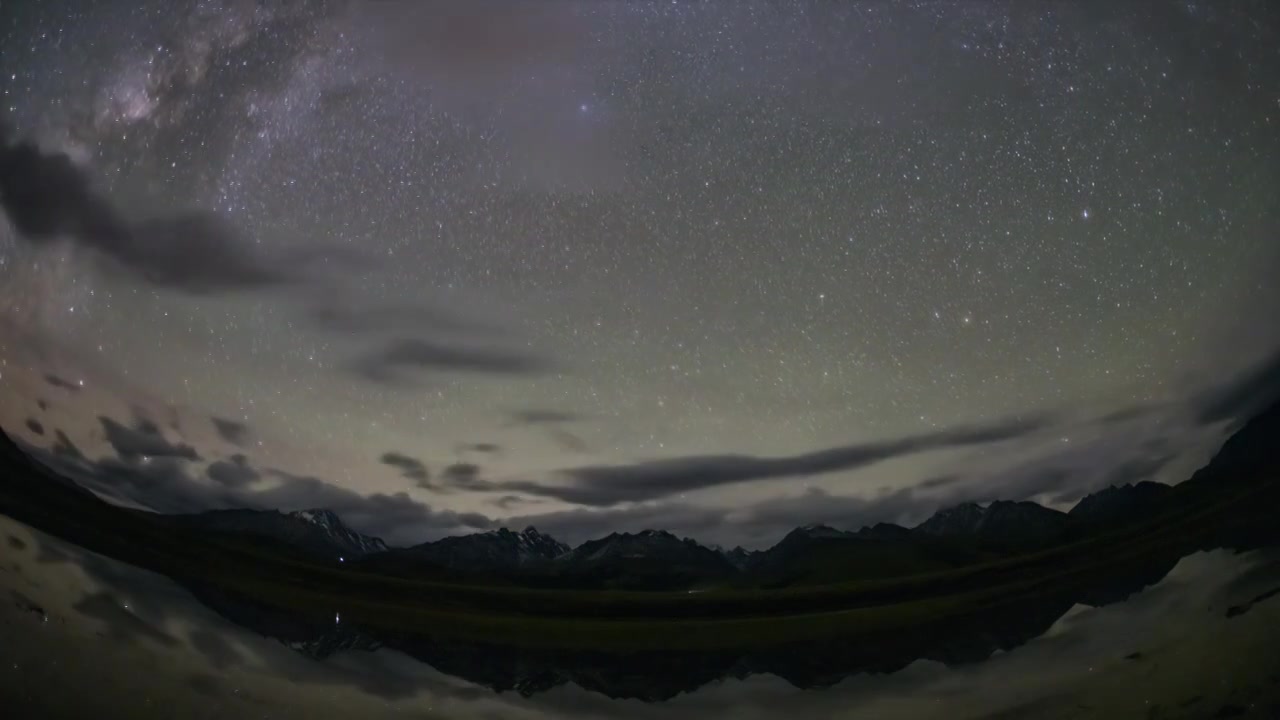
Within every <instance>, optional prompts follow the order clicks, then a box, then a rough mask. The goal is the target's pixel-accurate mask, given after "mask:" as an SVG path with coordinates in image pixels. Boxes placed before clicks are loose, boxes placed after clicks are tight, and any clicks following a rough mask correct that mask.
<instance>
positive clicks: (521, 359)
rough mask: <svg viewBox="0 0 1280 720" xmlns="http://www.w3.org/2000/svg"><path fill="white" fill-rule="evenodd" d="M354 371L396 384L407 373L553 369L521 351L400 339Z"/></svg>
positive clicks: (361, 360)
mask: <svg viewBox="0 0 1280 720" xmlns="http://www.w3.org/2000/svg"><path fill="white" fill-rule="evenodd" d="M351 367H352V370H354V371H355V372H356V373H357V374H358V375H360V376H362V377H364V378H366V379H368V380H372V381H374V382H378V383H394V382H395V381H397V380H398V379H400V378H401V374H402V373H403V372H404V371H405V370H441V371H446V372H469V373H480V374H488V375H530V374H536V373H541V372H545V371H547V370H550V369H551V367H552V366H551V364H550V363H549V362H548V361H547V360H545V359H544V358H541V357H539V356H536V355H534V354H532V353H527V352H522V351H519V350H510V349H501V348H482V347H466V348H464V347H454V346H450V345H445V344H442V343H439V342H436V341H433V340H427V339H422V338H401V339H399V340H394V341H391V342H390V343H388V344H387V345H386V346H384V347H383V348H382V349H381V350H379V351H377V352H374V353H369V354H367V355H364V356H363V357H361V358H359V359H358V360H356V362H355V363H354V364H353V365H352V366H351Z"/></svg>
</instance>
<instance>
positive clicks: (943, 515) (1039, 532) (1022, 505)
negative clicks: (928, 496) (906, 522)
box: [915, 500, 1067, 548]
mask: <svg viewBox="0 0 1280 720" xmlns="http://www.w3.org/2000/svg"><path fill="white" fill-rule="evenodd" d="M1066 529H1067V514H1066V513H1062V512H1058V511H1057V510H1051V509H1049V508H1046V507H1043V506H1041V505H1037V504H1036V503H1033V502H1026V501H1024V502H1010V501H1008V500H997V501H995V502H993V503H991V504H989V505H986V506H982V505H978V504H976V503H963V504H961V505H957V506H955V507H953V508H947V509H945V510H939V511H938V512H937V513H935V514H934V515H933V517H931V518H929V519H928V520H925V521H924V522H923V523H921V524H920V525H919V526H917V527H916V528H915V532H917V533H924V534H925V535H932V536H934V537H939V538H965V539H972V540H975V541H977V542H978V543H980V544H986V545H991V546H994V547H1001V548H1026V547H1031V546H1036V545H1045V544H1048V543H1051V542H1054V541H1056V540H1059V539H1061V538H1062V536H1063V534H1064V533H1065V531H1066Z"/></svg>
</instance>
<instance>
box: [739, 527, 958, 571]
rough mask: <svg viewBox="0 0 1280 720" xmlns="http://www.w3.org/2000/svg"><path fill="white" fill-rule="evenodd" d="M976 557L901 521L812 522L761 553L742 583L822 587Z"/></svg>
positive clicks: (940, 566)
mask: <svg viewBox="0 0 1280 720" xmlns="http://www.w3.org/2000/svg"><path fill="white" fill-rule="evenodd" d="M976 559H978V555H977V553H976V552H975V551H974V550H972V549H971V548H969V547H968V546H967V545H964V544H962V545H959V546H953V545H951V544H948V543H946V542H943V541H941V540H939V539H937V538H933V537H930V536H928V535H924V534H921V533H917V532H914V531H912V530H909V529H908V528H904V527H902V526H900V525H893V524H890V523H879V524H876V525H872V526H869V527H864V528H862V529H861V530H858V531H856V532H847V531H843V530H836V529H834V528H831V527H828V526H826V525H809V526H806V527H802V528H796V529H795V530H792V531H791V532H790V533H788V534H787V536H786V537H784V538H783V539H782V540H781V541H779V542H778V544H776V545H774V546H773V547H771V548H769V549H768V550H765V551H763V552H759V553H755V555H754V557H753V558H752V560H751V562H750V563H749V564H748V565H747V566H746V567H745V568H744V570H745V573H744V578H743V579H742V581H741V583H742V584H744V585H748V586H763V587H788V586H794V585H820V584H824V583H833V582H843V581H847V580H853V579H863V578H873V577H874V578H885V577H896V576H902V575H911V574H915V573H926V572H934V571H939V570H946V569H949V568H953V567H958V566H960V565H963V564H965V563H969V562H973V561H975V560H976Z"/></svg>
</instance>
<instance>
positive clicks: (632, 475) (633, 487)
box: [491, 419, 1046, 507]
mask: <svg viewBox="0 0 1280 720" xmlns="http://www.w3.org/2000/svg"><path fill="white" fill-rule="evenodd" d="M1045 422H1046V421H1045V420H1044V419H1032V420H1016V421H1006V422H1001V423H995V424H990V425H982V426H970V427H959V428H954V429H951V430H942V431H938V432H933V433H927V434H922V435H915V436H910V437H905V438H898V439H894V440H883V441H879V442H870V443H860V444H856V445H845V446H841V447H835V448H829V449H826V450H819V451H816V452H810V453H802V454H799V455H790V456H784V457H774V458H762V457H755V456H751V455H702V456H691V457H682V458H672V459H664V460H653V461H649V462H642V463H636V464H633V465H593V466H586V467H580V468H573V469H570V470H566V471H564V473H563V474H564V475H565V476H566V477H567V478H568V479H569V481H570V482H569V484H567V485H548V484H544V483H540V482H531V481H506V482H502V483H497V484H493V485H492V486H491V487H493V488H496V489H501V490H505V491H509V492H524V493H529V494H531V495H538V496H543V497H551V498H555V499H557V500H563V501H565V502H570V503H575V504H578V505H590V506H596V507H609V506H612V505H617V504H619V503H624V502H638V501H645V500H655V499H658V498H662V497H666V496H669V495H674V494H678V493H685V492H693V491H696V490H704V489H706V488H712V487H718V486H722V485H730V484H735V483H741V482H749V481H753V480H768V479H774V478H783V477H800V476H808V475H819V474H823V473H831V472H838V471H844V470H852V469H855V468H859V467H863V466H866V465H871V464H873V463H877V462H882V461H884V460H889V459H892V458H897V457H903V456H906V455H912V454H915V453H921V452H926V451H929V450H940V449H944V448H956V447H964V446H970V445H983V444H987V443H995V442H1002V441H1006V440H1014V439H1018V438H1022V437H1026V436H1028V435H1030V434H1032V433H1034V432H1036V431H1037V430H1039V429H1040V428H1042V427H1044V426H1045Z"/></svg>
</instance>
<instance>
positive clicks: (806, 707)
mask: <svg viewBox="0 0 1280 720" xmlns="http://www.w3.org/2000/svg"><path fill="white" fill-rule="evenodd" d="M1160 576H1162V577H1160ZM1146 582H1154V584H1150V585H1147V586H1146V587H1145V588H1143V589H1141V590H1139V591H1137V592H1135V593H1133V594H1128V593H1127V591H1126V593H1125V594H1128V597H1127V598H1126V599H1123V600H1121V601H1118V602H1111V600H1112V599H1115V598H1109V599H1108V601H1107V602H1109V604H1103V605H1101V606H1099V607H1090V606H1087V605H1084V604H1074V605H1071V604H1067V605H1066V606H1063V605H1062V604H1061V603H1053V602H1050V601H1046V602H1045V603H1044V604H1043V605H1042V606H1040V607H1035V608H1028V609H1027V612H1026V613H1025V614H1024V616H1022V617H1015V618H1007V622H997V623H994V624H991V625H989V626H986V627H983V628H977V629H973V628H970V629H968V630H966V634H964V635H963V638H962V640H959V641H958V640H955V639H952V640H949V641H948V643H947V644H946V646H945V647H941V648H940V649H938V650H937V651H935V652H930V653H928V655H929V657H927V658H923V659H914V660H912V659H909V658H908V659H901V658H893V659H885V661H884V662H883V663H876V662H865V663H863V664H862V665H860V666H859V667H866V668H871V669H870V670H866V671H856V670H850V668H849V667H848V666H840V667H835V666H832V667H831V668H829V669H828V668H824V667H822V665H821V660H820V659H819V660H816V661H815V659H814V657H795V658H794V662H791V663H789V664H788V662H786V661H785V660H784V661H775V662H773V664H772V665H770V666H769V667H770V669H771V670H772V672H769V671H761V668H760V667H759V666H753V665H752V664H751V663H749V662H744V661H742V660H735V659H734V658H726V657H698V658H690V657H687V656H680V657H675V656H671V657H663V656H661V655H655V656H648V657H633V658H621V659H619V658H600V657H595V658H593V657H581V656H579V657H563V656H554V655H528V654H521V653H517V652H515V651H511V652H506V653H504V652H502V651H500V650H495V649H493V648H476V647H467V646H463V645H457V644H449V643H432V642H430V641H425V640H421V639H418V640H415V641H412V642H410V641H406V640H403V639H395V638H372V637H368V636H366V635H363V634H361V633H360V632H358V631H356V630H355V629H351V628H346V627H344V626H343V624H342V621H341V617H340V616H335V618H334V625H333V626H332V627H323V628H319V627H315V626H309V625H302V624H299V623H297V622H296V621H294V620H292V619H291V618H289V617H288V616H280V615H279V614H273V613H271V612H270V611H265V610H263V609H261V608H252V607H244V606H241V605H237V604H236V603H235V602H234V601H232V600H229V599H227V598H218V597H215V596H211V595H208V594H206V593H201V592H200V591H199V590H196V591H195V592H194V593H193V591H192V590H189V589H187V588H183V587H179V586H178V585H176V584H175V583H173V582H171V581H170V580H168V579H166V578H164V577H161V576H159V575H156V574H154V573H151V572H148V571H143V570H139V569H137V568H134V567H131V566H128V565H124V564H121V563H118V562H116V561H113V560H109V559H107V558H104V557H102V556H99V555H96V554H94V553H90V552H87V551H84V550H82V549H80V548H77V547H75V546H72V545H69V544H67V543H64V542H62V541H59V540H57V539H54V538H51V537H49V536H47V535H44V534H42V533H40V532H38V531H36V530H33V529H31V528H29V527H27V526H25V525H22V524H20V523H17V522H14V521H12V520H10V519H8V518H4V517H0V708H3V711H2V712H0V716H3V717H6V718H9V717H13V718H78V717H94V718H166V719H168V718H327V717H335V718H379V717H388V718H391V717H395V718H406V717H407V718H475V719H477V720H480V719H483V720H499V719H505V718H529V719H534V718H562V717H563V718H638V719H639V718H655V719H656V718H664V719H667V718H676V719H677V720H679V719H682V718H704V717H716V716H719V717H724V718H746V719H751V718H776V717H786V718H946V719H947V720H964V719H966V718H1021V717H1029V718H1041V717H1043V718H1130V717H1131V718H1210V717H1242V718H1280V592H1277V591H1280V549H1276V548H1270V549H1264V550H1255V551H1251V552H1246V553H1240V554H1237V553H1233V552H1231V551H1227V550H1215V551H1211V552H1200V553H1196V554H1193V555H1189V556H1187V557H1185V558H1182V559H1181V560H1179V561H1177V562H1176V564H1175V565H1173V566H1172V569H1170V570H1168V572H1167V574H1164V568H1161V569H1160V570H1159V572H1158V573H1156V577H1153V578H1152V579H1150V580H1142V581H1139V582H1137V583H1136V585H1137V586H1139V587H1140V586H1141V585H1143V584H1144V583H1146ZM875 651H876V649H875V648H870V649H867V652H866V653H863V654H865V655H867V656H869V657H872V656H874V655H875ZM824 670H825V672H824ZM779 673H780V674H781V675H782V676H779Z"/></svg>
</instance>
